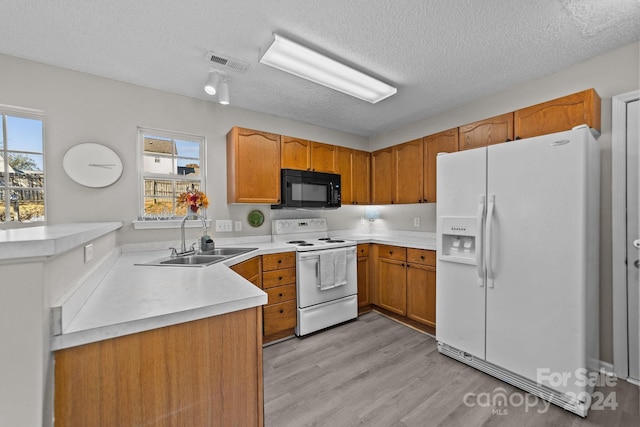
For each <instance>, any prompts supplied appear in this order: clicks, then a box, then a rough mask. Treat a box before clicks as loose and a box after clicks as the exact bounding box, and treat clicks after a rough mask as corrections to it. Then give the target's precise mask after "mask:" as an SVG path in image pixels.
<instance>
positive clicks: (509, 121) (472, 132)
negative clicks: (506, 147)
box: [458, 113, 513, 151]
mask: <svg viewBox="0 0 640 427" xmlns="http://www.w3.org/2000/svg"><path fill="white" fill-rule="evenodd" d="M458 132H459V144H460V145H459V147H460V151H462V150H468V149H471V148H478V147H486V146H487V145H492V144H498V143H501V142H507V141H513V113H507V114H502V115H500V116H496V117H491V118H490V119H484V120H480V121H479V122H475V123H470V124H468V125H464V126H460V127H459V128H458Z"/></svg>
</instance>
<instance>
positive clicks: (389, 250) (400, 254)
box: [378, 245, 407, 261]
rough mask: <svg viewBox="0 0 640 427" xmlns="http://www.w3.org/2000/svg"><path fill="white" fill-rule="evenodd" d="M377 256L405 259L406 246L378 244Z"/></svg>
mask: <svg viewBox="0 0 640 427" xmlns="http://www.w3.org/2000/svg"><path fill="white" fill-rule="evenodd" d="M378 256H379V257H380V258H388V259H397V260H398V261H405V260H406V259H407V248H401V247H400V246H391V245H378Z"/></svg>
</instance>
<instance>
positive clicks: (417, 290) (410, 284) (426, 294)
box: [407, 264, 436, 328]
mask: <svg viewBox="0 0 640 427" xmlns="http://www.w3.org/2000/svg"><path fill="white" fill-rule="evenodd" d="M407 317H408V318H409V319H413V320H415V321H418V322H420V323H423V324H425V325H429V326H432V327H434V328H435V326H436V269H435V268H434V267H430V266H427V265H422V264H407Z"/></svg>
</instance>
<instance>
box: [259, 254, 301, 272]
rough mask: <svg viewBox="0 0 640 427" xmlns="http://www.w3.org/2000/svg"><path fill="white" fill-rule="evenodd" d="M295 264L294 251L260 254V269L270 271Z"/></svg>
mask: <svg viewBox="0 0 640 427" xmlns="http://www.w3.org/2000/svg"><path fill="white" fill-rule="evenodd" d="M295 266H296V253H295V252H283V253H279V254H269V255H262V270H263V271H271V270H276V269H280V268H291V267H295Z"/></svg>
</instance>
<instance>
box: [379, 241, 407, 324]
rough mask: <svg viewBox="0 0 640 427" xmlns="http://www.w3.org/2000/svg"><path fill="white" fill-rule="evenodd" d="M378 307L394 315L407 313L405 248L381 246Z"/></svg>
mask: <svg viewBox="0 0 640 427" xmlns="http://www.w3.org/2000/svg"><path fill="white" fill-rule="evenodd" d="M378 249H379V250H378V266H377V273H378V278H377V283H378V305H380V307H382V308H385V309H387V310H389V311H391V312H393V313H396V314H400V315H402V316H405V315H406V313H407V274H406V254H407V251H406V249H405V248H401V247H398V246H390V245H379V248H378Z"/></svg>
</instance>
